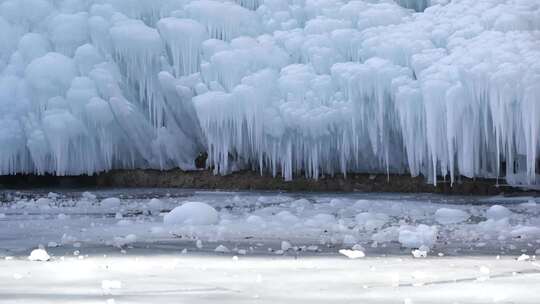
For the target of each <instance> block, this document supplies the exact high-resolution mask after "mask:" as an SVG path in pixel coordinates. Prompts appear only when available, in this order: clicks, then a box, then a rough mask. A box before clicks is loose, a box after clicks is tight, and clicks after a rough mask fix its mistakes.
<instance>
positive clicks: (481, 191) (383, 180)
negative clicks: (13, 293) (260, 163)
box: [0, 169, 540, 195]
mask: <svg viewBox="0 0 540 304" xmlns="http://www.w3.org/2000/svg"><path fill="white" fill-rule="evenodd" d="M30 187H89V188H93V187H99V188H107V187H115V188H124V187H127V188H129V187H137V188H153V187H158V188H192V189H210V190H213V189H216V190H217V189H220V190H280V191H313V192H320V191H326V192H352V191H356V192H404V193H413V192H423V193H441V194H465V195H497V194H511V195H523V194H533V195H540V193H539V192H538V191H536V192H535V191H530V190H523V189H521V188H516V187H511V186H507V185H499V186H497V182H496V181H495V180H492V179H469V178H460V180H459V181H457V182H456V183H454V185H452V186H451V185H450V183H449V182H445V181H439V182H438V184H437V186H433V185H431V184H427V183H426V181H425V179H424V178H422V177H411V176H408V175H390V176H389V177H388V176H386V175H385V174H377V175H375V174H350V175H348V176H347V177H346V178H344V177H343V176H341V175H337V176H333V177H329V176H325V177H322V178H321V179H319V180H317V181H315V180H312V179H306V178H303V177H298V178H296V179H295V180H293V181H290V182H287V181H284V180H283V179H282V178H273V177H271V176H261V175H259V174H258V173H256V172H251V171H241V172H236V173H233V174H230V175H227V176H219V175H214V174H212V172H209V171H207V170H201V171H189V172H186V171H181V170H178V169H176V170H168V171H159V170H114V171H110V172H106V173H101V174H98V175H94V176H64V177H60V176H51V175H47V176H36V175H13V176H0V189H1V188H30Z"/></svg>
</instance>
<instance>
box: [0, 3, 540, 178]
mask: <svg viewBox="0 0 540 304" xmlns="http://www.w3.org/2000/svg"><path fill="white" fill-rule="evenodd" d="M0 37H1V39H0V174H15V173H37V174H44V173H53V174H58V175H67V174H93V173H96V172H100V171H106V170H110V169H114V168H158V169H168V168H174V167H180V168H182V169H185V170H189V169H193V168H194V159H195V158H196V157H197V155H198V154H199V153H202V152H208V160H207V165H208V166H209V167H211V168H213V169H214V171H215V172H216V173H218V174H227V173H229V172H231V171H234V170H239V169H252V170H258V171H260V172H270V173H271V174H273V175H281V176H283V177H284V178H286V179H292V178H293V176H295V175H299V174H303V175H305V176H307V177H310V178H318V177H319V176H321V175H322V174H330V175H333V174H347V173H349V172H381V173H410V174H411V175H413V176H416V175H420V174H422V175H424V176H426V177H428V178H429V179H430V180H431V181H432V182H436V180H437V178H439V179H440V178H447V179H449V180H451V181H454V180H456V179H457V177H458V176H467V177H506V178H507V180H508V181H510V182H512V183H527V184H535V183H540V178H539V177H538V171H539V170H540V0H452V1H449V0H395V1H393V0H378V1H377V0H364V1H362V0H353V1H347V0H236V1H232V0H231V1H225V0H219V1H218V0H198V1H191V0H154V1H148V0H133V1H124V0H0Z"/></svg>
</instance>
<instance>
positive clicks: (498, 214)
mask: <svg viewBox="0 0 540 304" xmlns="http://www.w3.org/2000/svg"><path fill="white" fill-rule="evenodd" d="M511 214H512V211H510V210H508V208H506V207H504V206H501V205H493V206H491V207H489V209H488V210H487V211H486V217H487V218H488V219H492V220H500V219H503V218H506V217H509V216H510V215H511Z"/></svg>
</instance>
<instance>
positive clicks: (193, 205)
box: [163, 202, 219, 225]
mask: <svg viewBox="0 0 540 304" xmlns="http://www.w3.org/2000/svg"><path fill="white" fill-rule="evenodd" d="M218 222H219V214H218V212H217V211H216V209H214V207H212V206H210V205H208V204H205V203H201V202H186V203H184V204H183V205H182V206H179V207H176V208H174V209H173V210H172V211H171V212H169V213H167V214H166V215H165V216H164V217H163V223H165V224H166V225H183V224H185V225H215V224H217V223H218Z"/></svg>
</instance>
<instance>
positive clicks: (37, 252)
mask: <svg viewBox="0 0 540 304" xmlns="http://www.w3.org/2000/svg"><path fill="white" fill-rule="evenodd" d="M28 259H29V260H30V261H40V262H46V261H48V260H50V259H51V257H50V256H49V254H48V253H47V251H45V249H41V248H39V249H34V250H32V252H31V253H30V255H29V256H28Z"/></svg>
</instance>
